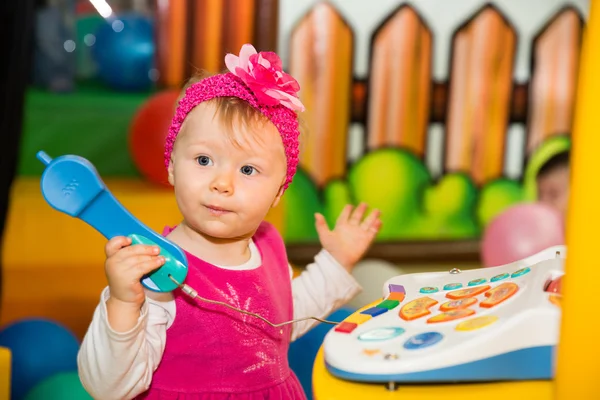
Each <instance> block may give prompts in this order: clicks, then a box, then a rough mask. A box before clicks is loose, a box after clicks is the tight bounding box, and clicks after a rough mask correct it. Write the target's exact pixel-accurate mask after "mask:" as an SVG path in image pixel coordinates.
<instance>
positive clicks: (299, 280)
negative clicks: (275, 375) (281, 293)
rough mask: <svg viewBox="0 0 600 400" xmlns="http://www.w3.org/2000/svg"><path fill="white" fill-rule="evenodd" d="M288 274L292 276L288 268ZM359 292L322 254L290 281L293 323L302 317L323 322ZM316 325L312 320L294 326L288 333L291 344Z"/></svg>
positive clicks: (344, 274)
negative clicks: (315, 318)
mask: <svg viewBox="0 0 600 400" xmlns="http://www.w3.org/2000/svg"><path fill="white" fill-rule="evenodd" d="M290 274H293V271H292V267H291V266H290ZM361 290H362V288H361V287H360V285H359V284H358V282H357V281H356V280H355V279H354V278H353V277H352V275H350V274H349V273H348V271H346V269H344V267H342V266H341V265H340V264H339V263H338V262H337V261H336V260H335V258H333V256H332V255H331V254H330V253H329V252H328V251H326V250H321V251H320V252H319V254H317V255H316V256H315V260H314V262H313V263H311V264H309V265H308V266H307V267H306V270H305V271H303V272H302V273H301V274H300V276H297V277H296V278H293V279H292V297H293V301H294V319H298V318H305V317H318V318H321V319H324V318H326V317H327V316H328V315H329V314H331V313H332V312H333V311H335V310H337V309H338V308H340V307H341V306H343V305H344V304H346V303H347V302H348V301H350V300H351V299H352V298H353V297H354V296H356V295H357V294H358V293H360V291H361ZM317 323H318V321H315V320H313V319H310V320H306V321H301V322H296V323H294V326H293V329H292V341H293V340H296V339H298V338H299V337H300V336H302V335H303V334H305V333H306V332H308V331H309V330H310V329H311V328H312V327H313V326H315V325H316V324H317Z"/></svg>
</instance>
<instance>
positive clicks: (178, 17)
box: [156, 0, 188, 87]
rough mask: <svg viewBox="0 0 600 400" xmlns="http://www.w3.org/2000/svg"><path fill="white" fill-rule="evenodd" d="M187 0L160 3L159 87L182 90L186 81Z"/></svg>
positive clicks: (158, 38)
mask: <svg viewBox="0 0 600 400" xmlns="http://www.w3.org/2000/svg"><path fill="white" fill-rule="evenodd" d="M187 9H188V1H187V0H171V1H164V0H158V1H157V4H156V19H157V24H156V27H157V28H156V36H157V40H156V52H157V69H158V71H159V84H160V85H161V86H164V87H180V86H181V84H182V82H183V81H184V80H185V73H186V68H185V62H184V61H185V59H186V42H187V40H186V36H187Z"/></svg>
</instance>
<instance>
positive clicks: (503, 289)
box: [479, 282, 519, 308]
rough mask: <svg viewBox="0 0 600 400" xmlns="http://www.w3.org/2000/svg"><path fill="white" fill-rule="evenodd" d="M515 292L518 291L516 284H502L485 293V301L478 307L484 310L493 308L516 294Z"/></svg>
mask: <svg viewBox="0 0 600 400" xmlns="http://www.w3.org/2000/svg"><path fill="white" fill-rule="evenodd" d="M517 290H519V286H518V285H517V284H516V283H512V282H504V283H502V284H500V285H498V286H496V287H495V288H493V289H492V290H490V291H489V292H487V293H486V294H485V295H486V297H487V299H485V300H484V301H482V302H481V303H479V306H480V307H484V308H491V307H494V306H496V305H498V304H500V303H502V302H503V301H504V300H506V299H508V298H510V297H511V296H512V295H514V294H515V293H517Z"/></svg>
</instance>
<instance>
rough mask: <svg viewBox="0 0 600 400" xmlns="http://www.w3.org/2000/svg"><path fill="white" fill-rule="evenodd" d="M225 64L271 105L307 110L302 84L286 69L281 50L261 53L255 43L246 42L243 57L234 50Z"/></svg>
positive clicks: (241, 52) (261, 98)
mask: <svg viewBox="0 0 600 400" xmlns="http://www.w3.org/2000/svg"><path fill="white" fill-rule="evenodd" d="M225 65H227V69H228V70H229V71H231V73H232V74H234V75H235V76H237V77H238V78H240V79H241V80H242V81H243V82H244V83H245V84H246V86H248V87H249V88H250V90H252V92H253V93H254V95H255V96H256V99H257V100H258V101H259V102H260V103H262V104H264V105H267V106H276V105H278V104H281V105H282V106H284V107H287V108H289V109H291V110H294V111H304V105H303V104H302V102H301V101H300V100H299V99H298V95H297V93H298V91H299V90H300V85H298V82H297V81H296V80H295V79H294V78H292V77H291V76H290V75H288V74H286V73H285V72H283V69H282V67H281V59H280V58H279V56H278V55H277V54H275V53H273V52H270V51H261V52H260V53H257V52H256V49H255V48H254V46H252V45H251V44H245V45H243V46H242V49H241V50H240V55H239V57H237V56H235V55H233V54H227V55H226V56H225Z"/></svg>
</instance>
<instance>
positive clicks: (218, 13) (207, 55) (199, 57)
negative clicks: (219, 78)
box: [189, 0, 225, 73]
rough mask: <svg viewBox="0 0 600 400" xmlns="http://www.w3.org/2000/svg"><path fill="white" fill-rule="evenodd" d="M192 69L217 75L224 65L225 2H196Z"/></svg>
mask: <svg viewBox="0 0 600 400" xmlns="http://www.w3.org/2000/svg"><path fill="white" fill-rule="evenodd" d="M193 4H194V6H193V7H192V8H193V11H192V18H193V23H192V34H191V35H192V40H191V43H192V45H191V47H190V49H189V52H190V57H189V59H190V61H191V67H193V68H199V69H202V70H205V71H207V72H209V73H217V72H219V71H220V70H221V66H222V64H223V62H222V60H221V59H222V58H223V46H222V40H223V39H222V38H223V25H224V24H223V13H224V7H225V0H194V1H193Z"/></svg>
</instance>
